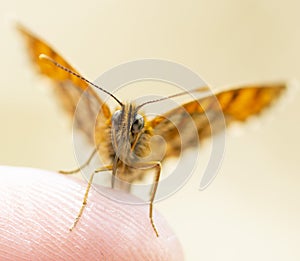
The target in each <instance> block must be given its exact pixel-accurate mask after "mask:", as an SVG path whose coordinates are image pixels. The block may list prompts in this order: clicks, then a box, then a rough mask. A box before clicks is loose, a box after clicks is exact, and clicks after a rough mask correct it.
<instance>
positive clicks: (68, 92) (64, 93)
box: [17, 25, 111, 143]
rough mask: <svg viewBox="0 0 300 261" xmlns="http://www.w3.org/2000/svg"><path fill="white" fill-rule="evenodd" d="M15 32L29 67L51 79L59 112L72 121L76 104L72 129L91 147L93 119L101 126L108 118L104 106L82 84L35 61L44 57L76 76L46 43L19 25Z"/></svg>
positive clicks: (48, 65)
mask: <svg viewBox="0 0 300 261" xmlns="http://www.w3.org/2000/svg"><path fill="white" fill-rule="evenodd" d="M17 29H18V31H19V32H20V33H21V34H22V35H23V37H24V39H25V40H26V43H27V48H28V52H29V55H30V58H31V60H32V62H33V64H34V65H35V66H36V68H37V69H38V71H39V72H40V73H41V74H42V75H44V76H47V77H48V78H50V79H51V81H52V83H53V86H54V91H55V95H56V97H57V100H58V101H59V103H60V105H61V107H62V108H63V110H64V111H65V112H67V114H68V115H69V116H71V117H72V118H73V117H74V115H75V111H76V107H77V105H78V103H79V101H80V109H79V110H77V111H76V117H74V124H75V126H76V128H78V129H79V130H81V131H82V132H83V133H84V134H85V136H86V137H87V138H88V140H89V142H91V143H93V142H94V136H93V135H94V131H93V130H94V127H95V119H97V122H99V121H100V122H101V121H102V122H105V121H106V119H108V118H110V116H111V113H110V110H109V108H108V106H107V105H106V104H104V103H103V102H102V100H101V99H100V97H99V96H98V95H97V94H96V92H95V91H94V90H93V89H92V88H91V87H90V86H89V85H88V84H87V83H86V82H84V81H82V80H80V79H79V78H77V77H75V76H73V75H72V74H69V73H67V72H65V71H63V70H61V69H59V68H57V67H55V66H52V65H50V64H49V63H46V62H45V61H42V60H41V59H39V56H40V54H45V55H47V56H49V57H50V58H52V59H53V60H55V61H56V62H58V63H60V64H61V65H63V66H65V67H66V68H68V69H70V70H72V71H74V72H76V73H78V72H77V71H76V70H75V69H74V68H73V67H72V66H71V65H70V64H69V63H68V62H67V61H66V60H65V59H64V58H62V56H61V55H59V54H58V53H57V52H56V51H55V50H53V49H52V48H51V47H50V46H49V45H48V44H47V43H46V42H44V41H42V40H41V39H39V38H38V37H37V36H35V35H34V34H32V33H31V32H29V30H27V29H26V28H25V27H23V26H21V25H18V27H17ZM99 112H100V113H99Z"/></svg>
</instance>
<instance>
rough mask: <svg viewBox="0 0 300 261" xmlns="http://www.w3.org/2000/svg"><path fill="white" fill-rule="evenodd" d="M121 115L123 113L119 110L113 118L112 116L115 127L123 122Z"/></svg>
mask: <svg viewBox="0 0 300 261" xmlns="http://www.w3.org/2000/svg"><path fill="white" fill-rule="evenodd" d="M121 115H122V111H121V110H118V111H115V112H114V114H113V116H112V123H113V125H114V126H118V125H119V124H120V122H121Z"/></svg>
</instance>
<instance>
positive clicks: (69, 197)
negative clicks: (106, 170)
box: [0, 167, 183, 260]
mask: <svg viewBox="0 0 300 261" xmlns="http://www.w3.org/2000/svg"><path fill="white" fill-rule="evenodd" d="M85 188H86V182H83V181H80V180H78V179H76V178H72V177H70V176H64V175H61V174H58V173H55V172H49V171H44V170H37V169H30V168H17V167H0V198H1V201H0V209H1V211H0V231H1V232H0V260H37V259H38V260H183V253H182V249H181V246H180V243H179V241H178V239H177V238H176V236H175V235H174V233H173V232H172V231H171V229H170V228H169V226H168V224H167V223H166V221H165V220H164V219H163V217H162V216H161V215H159V214H158V213H157V212H154V218H155V222H156V225H157V227H158V229H159V232H160V236H159V238H157V237H156V235H155V233H154V232H153V229H152V227H151V225H150V223H149V218H148V214H149V213H148V212H149V209H148V205H138V206H137V205H125V204H120V203H117V202H114V201H112V200H109V199H107V198H105V197H104V196H102V195H101V194H99V193H97V192H96V191H95V190H94V189H91V191H90V194H89V202H88V204H87V206H86V211H85V213H84V214H83V215H82V217H81V219H80V221H79V223H78V225H77V227H76V228H75V229H74V231H72V232H70V231H69V227H70V225H71V224H72V222H73V220H74V217H75V216H76V214H77V210H78V207H79V206H80V205H81V201H82V195H83V193H84V191H85ZM112 193H119V194H120V193H122V192H117V191H115V190H114V191H112ZM118 196H120V195H118ZM121 196H124V197H127V198H128V197H131V196H130V195H128V194H124V195H121Z"/></svg>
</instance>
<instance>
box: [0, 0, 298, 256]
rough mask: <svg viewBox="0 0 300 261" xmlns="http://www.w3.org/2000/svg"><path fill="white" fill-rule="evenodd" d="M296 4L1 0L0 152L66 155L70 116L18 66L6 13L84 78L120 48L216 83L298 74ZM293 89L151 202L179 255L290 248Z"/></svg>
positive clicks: (46, 157)
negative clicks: (213, 160) (210, 174)
mask: <svg viewBox="0 0 300 261" xmlns="http://www.w3.org/2000/svg"><path fill="white" fill-rule="evenodd" d="M299 10H300V2H299V1H296V0H294V1H292V0H286V1H281V0H243V1H240V0H223V1H203V0H199V1H196V0H195V1H158V0H153V1H137V0H136V1H131V0H129V1H115V0H100V1H86V2H85V3H82V4H75V1H57V0H52V1H33V0H28V1H21V0H11V1H3V0H1V2H0V16H1V17H0V18H1V22H0V39H1V40H0V53H1V56H0V57H1V60H0V69H1V78H0V86H1V95H0V119H1V132H0V134H1V135H0V144H1V150H0V163H1V164H4V165H17V166H30V167H37V168H43V169H52V170H57V169H62V168H64V169H67V168H72V167H74V166H75V164H76V163H75V160H74V158H73V148H72V139H71V138H72V136H71V130H70V124H69V122H68V121H67V120H66V118H65V117H64V115H63V114H61V113H60V112H61V111H60V110H59V109H58V108H57V106H56V104H55V102H53V99H51V98H49V97H51V96H50V95H49V94H50V92H49V91H48V90H46V88H43V87H44V81H42V80H40V79H39V78H38V77H36V76H35V74H34V73H33V70H32V68H31V67H29V66H28V63H27V60H26V56H25V55H24V51H25V50H24V47H23V44H22V43H21V42H20V38H19V37H18V35H16V33H15V32H14V31H13V28H12V27H11V26H10V25H9V23H8V22H7V21H8V20H9V18H10V17H14V18H17V19H18V20H19V21H21V22H23V23H24V24H25V25H27V26H28V27H29V28H31V29H32V30H33V31H34V32H36V33H38V34H39V35H40V36H42V37H43V38H44V39H46V40H47V41H48V42H50V43H51V44H52V45H53V46H55V47H56V49H58V50H59V51H60V53H62V54H63V55H64V56H65V57H66V58H67V59H68V60H69V61H71V63H72V64H73V65H74V66H75V67H76V68H78V69H79V71H80V72H82V74H83V75H85V76H86V77H88V78H89V79H92V80H93V79H95V78H96V77H97V76H98V75H100V74H101V73H102V72H103V71H105V70H108V69H110V68H111V67H113V66H115V65H117V64H120V63H123V62H126V61H129V60H134V59H139V58H161V59H167V60H171V61H175V62H178V63H182V64H184V65H186V66H187V67H189V68H191V69H192V70H193V71H195V72H197V73H198V74H199V75H201V76H202V77H203V78H204V79H205V80H206V81H207V82H208V83H209V84H210V85H211V86H218V87H219V86H223V85H228V84H236V83H244V82H259V81H265V80H278V79H291V78H292V79H298V80H300V50H299V47H300V29H299V25H300V16H299ZM132 98H133V97H132ZM299 100H300V96H299V94H298V95H297V96H295V97H294V99H293V101H292V102H289V103H287V104H286V105H285V106H284V107H283V108H282V110H281V111H276V112H274V113H275V115H272V121H266V122H265V121H263V122H262V124H261V125H262V128H260V129H259V130H258V131H251V130H248V129H247V130H245V131H244V134H243V135H242V136H239V137H230V138H229V139H227V147H226V155H225V158H224V162H223V166H222V169H221V170H220V173H219V176H218V177H217V178H216V180H215V181H214V182H213V183H212V185H211V186H210V187H209V188H208V189H206V190H205V191H203V192H200V191H199V190H198V184H199V181H200V175H197V174H195V175H194V176H193V177H192V178H191V180H190V181H189V182H188V184H187V185H186V186H185V187H184V188H183V189H181V190H180V191H179V192H177V193H176V194H175V195H173V196H172V197H170V198H168V199H166V200H164V201H162V202H160V203H157V204H156V208H157V209H158V210H159V211H160V212H161V213H163V214H164V216H165V217H166V219H167V220H168V221H169V223H170V224H171V225H172V227H173V229H174V231H175V232H176V234H177V235H178V237H179V238H180V240H181V242H182V245H183V247H184V251H185V255H186V259H187V260H231V261H233V260H272V261H275V260H278V261H279V260H300V250H299V242H300V222H299V220H300V171H299V170H300V157H299V147H300V138H299V133H300V123H299V111H300V105H299ZM199 164H201V163H199Z"/></svg>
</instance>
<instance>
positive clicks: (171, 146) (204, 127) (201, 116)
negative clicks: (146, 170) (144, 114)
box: [151, 83, 287, 157]
mask: <svg viewBox="0 0 300 261" xmlns="http://www.w3.org/2000/svg"><path fill="white" fill-rule="evenodd" d="M286 88H287V86H286V84H284V83H275V84H265V85H251V86H245V87H242V88H234V89H229V90H227V91H222V92H219V93H217V94H215V95H212V96H208V97H204V98H201V99H199V100H195V101H192V102H189V103H186V104H184V105H182V106H181V107H178V108H175V109H173V110H171V111H169V112H167V113H166V114H164V115H162V116H158V117H156V118H154V119H153V120H152V122H151V125H152V128H153V132H154V134H155V135H160V136H162V137H163V138H164V139H165V141H166V144H167V147H166V154H165V157H169V156H178V155H179V154H180V151H181V150H184V149H186V148H189V147H192V146H194V145H195V144H196V143H195V140H194V139H193V137H190V136H189V135H190V134H189V133H190V131H189V130H188V129H189V128H191V127H192V126H190V124H191V123H190V122H191V121H189V120H188V118H190V119H192V121H193V126H195V127H196V129H197V133H198V138H199V140H200V141H202V140H203V139H206V138H209V137H210V136H211V128H212V126H213V128H214V132H213V133H214V134H216V133H217V132H218V131H221V130H223V129H224V127H225V126H229V125H230V124H231V123H233V122H244V121H246V120H247V119H248V118H250V117H252V116H255V115H259V114H260V113H261V112H262V111H263V110H264V109H266V108H268V107H269V106H270V105H271V104H272V103H273V102H274V101H276V100H277V99H278V98H279V97H280V96H281V94H282V93H283V92H284V90H285V89H286ZM207 115H209V119H210V121H209V120H208V117H207ZM224 120H225V124H226V125H224V124H222V121H223V122H224ZM178 127H179V128H178ZM178 129H179V130H178Z"/></svg>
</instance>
